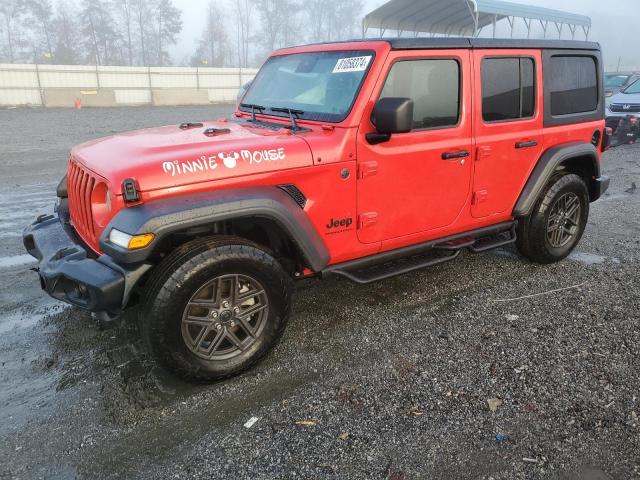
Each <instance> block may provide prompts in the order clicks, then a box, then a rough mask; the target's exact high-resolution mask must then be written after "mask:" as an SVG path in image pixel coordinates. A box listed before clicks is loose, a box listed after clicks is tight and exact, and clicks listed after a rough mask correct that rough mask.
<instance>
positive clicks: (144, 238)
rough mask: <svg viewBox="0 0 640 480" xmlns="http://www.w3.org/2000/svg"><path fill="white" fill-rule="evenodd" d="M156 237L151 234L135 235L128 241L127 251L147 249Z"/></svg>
mask: <svg viewBox="0 0 640 480" xmlns="http://www.w3.org/2000/svg"><path fill="white" fill-rule="evenodd" d="M154 238H156V236H155V235H154V234H153V233H145V234H143V235H135V236H133V237H131V240H129V250H137V249H139V248H144V247H148V246H149V245H150V244H151V242H153V239H154Z"/></svg>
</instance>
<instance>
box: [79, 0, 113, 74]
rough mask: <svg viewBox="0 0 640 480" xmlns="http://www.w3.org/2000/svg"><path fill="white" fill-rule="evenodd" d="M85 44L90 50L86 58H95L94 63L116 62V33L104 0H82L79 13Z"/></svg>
mask: <svg viewBox="0 0 640 480" xmlns="http://www.w3.org/2000/svg"><path fill="white" fill-rule="evenodd" d="M80 18H81V19H82V23H83V29H82V33H83V34H84V36H85V45H86V46H87V50H88V51H89V52H90V53H89V54H88V55H87V59H89V60H95V62H96V65H107V64H110V63H119V62H118V60H119V59H118V58H117V57H118V55H117V53H118V52H119V49H118V45H117V43H118V35H117V33H116V31H115V29H114V21H113V17H112V16H111V11H110V10H109V7H108V4H107V3H106V2H105V1H104V0H84V3H83V7H82V11H81V14H80Z"/></svg>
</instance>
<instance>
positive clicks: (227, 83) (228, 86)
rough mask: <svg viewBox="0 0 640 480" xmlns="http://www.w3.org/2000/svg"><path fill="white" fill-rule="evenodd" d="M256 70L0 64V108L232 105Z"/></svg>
mask: <svg viewBox="0 0 640 480" xmlns="http://www.w3.org/2000/svg"><path fill="white" fill-rule="evenodd" d="M256 72H257V70H256V69H239V68H183V67H163V68H156V67H151V68H147V67H95V66H84V65H16V64H0V107H7V106H26V105H35V106H47V107H72V106H74V103H75V100H76V98H80V99H81V101H82V105H83V106H87V107H89V106H95V107H102V106H117V105H150V104H157V105H201V104H206V103H233V102H235V100H236V95H237V93H238V89H239V88H240V86H241V85H243V84H245V83H246V82H248V81H250V80H251V79H253V77H254V76H255V74H256Z"/></svg>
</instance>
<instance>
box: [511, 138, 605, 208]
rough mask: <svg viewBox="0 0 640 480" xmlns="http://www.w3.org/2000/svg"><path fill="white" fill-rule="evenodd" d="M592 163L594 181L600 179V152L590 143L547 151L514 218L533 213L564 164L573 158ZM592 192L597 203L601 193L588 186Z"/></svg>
mask: <svg viewBox="0 0 640 480" xmlns="http://www.w3.org/2000/svg"><path fill="white" fill-rule="evenodd" d="M585 157H586V159H588V160H585V161H590V162H591V164H590V165H589V167H590V168H593V172H594V181H595V180H597V179H599V178H600V162H599V161H598V151H597V149H596V147H594V146H593V145H592V144H590V143H586V142H573V143H567V144H563V145H558V146H556V147H552V148H550V149H548V150H547V151H545V152H544V153H543V154H542V156H541V157H540V160H538V163H537V164H536V166H535V168H534V169H533V172H532V173H531V175H530V176H529V180H527V183H526V185H525V187H524V189H523V190H522V193H521V194H520V198H518V202H517V203H516V206H515V208H514V210H513V216H514V217H526V216H527V215H529V214H530V213H531V211H532V210H533V207H534V205H535V203H536V201H537V200H538V198H539V197H540V194H541V193H542V190H543V189H544V187H545V186H546V185H547V183H548V182H549V180H550V179H551V177H552V176H553V173H554V172H555V171H556V170H557V169H558V167H559V166H561V165H562V164H563V163H565V162H567V161H568V160H571V159H573V158H585ZM587 186H588V188H589V192H590V197H591V201H595V200H597V199H598V197H599V195H600V194H599V192H598V193H595V192H594V190H596V189H594V188H593V185H587Z"/></svg>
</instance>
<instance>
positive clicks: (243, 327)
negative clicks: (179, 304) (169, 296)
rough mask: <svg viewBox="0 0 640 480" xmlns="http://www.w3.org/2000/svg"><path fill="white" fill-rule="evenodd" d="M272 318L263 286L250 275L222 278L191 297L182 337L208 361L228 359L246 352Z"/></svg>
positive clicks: (212, 281) (186, 309) (185, 314)
mask: <svg viewBox="0 0 640 480" xmlns="http://www.w3.org/2000/svg"><path fill="white" fill-rule="evenodd" d="M268 316H269V301H268V298H267V294H266V292H265V289H264V287H263V286H262V285H261V284H260V282H258V281H257V280H256V279H255V278H252V277H250V276H248V275H222V276H219V277H216V278H214V279H213V280H210V281H208V282H207V283H205V284H204V285H203V286H202V287H200V288H199V289H198V291H197V292H196V293H195V294H194V295H193V296H192V297H191V299H190V300H189V302H188V303H187V306H186V307H185V309H184V313H183V316H182V338H183V339H184V342H185V344H186V346H187V347H188V348H189V350H190V351H191V352H192V353H193V354H195V355H197V356H198V357H200V358H204V359H206V360H227V359H229V358H232V357H235V356H237V355H240V354H242V353H243V352H245V351H247V350H248V349H249V348H250V347H251V346H252V345H253V344H254V343H255V342H256V341H257V340H258V338H259V337H260V335H262V332H263V330H264V326H265V324H266V321H267V318H268Z"/></svg>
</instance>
